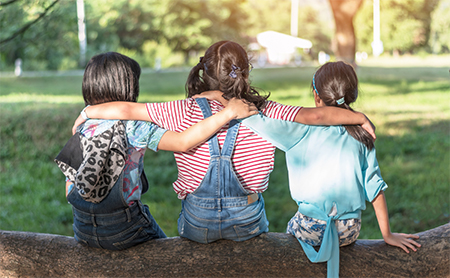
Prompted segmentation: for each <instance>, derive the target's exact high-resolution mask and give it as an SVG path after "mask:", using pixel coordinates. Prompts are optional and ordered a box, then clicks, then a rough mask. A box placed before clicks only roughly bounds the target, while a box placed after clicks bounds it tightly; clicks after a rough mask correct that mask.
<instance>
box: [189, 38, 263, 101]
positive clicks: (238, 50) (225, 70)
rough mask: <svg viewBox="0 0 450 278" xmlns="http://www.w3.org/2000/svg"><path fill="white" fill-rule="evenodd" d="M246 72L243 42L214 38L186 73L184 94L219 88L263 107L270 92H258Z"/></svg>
mask: <svg viewBox="0 0 450 278" xmlns="http://www.w3.org/2000/svg"><path fill="white" fill-rule="evenodd" d="M233 67H234V68H233ZM200 70H201V71H202V73H201V74H200ZM232 72H233V73H232ZM249 73H250V63H249V60H248V55H247V52H246V51H245V50H244V48H242V46H240V45H239V44H237V43H235V42H232V41H220V42H217V43H215V44H213V45H212V46H210V47H209V48H208V50H206V52H205V55H204V56H203V57H202V58H200V62H199V63H198V64H197V65H196V66H195V67H193V68H192V70H191V72H190V73H189V77H188V79H187V82H186V94H187V97H192V96H193V95H196V94H201V93H202V92H204V91H208V90H219V91H221V92H223V97H224V98H225V99H231V98H233V97H236V98H239V99H245V100H247V101H249V102H251V103H254V104H255V105H256V107H257V108H258V109H262V108H264V106H265V103H266V100H267V98H268V97H269V96H268V95H267V96H261V95H260V94H259V92H258V91H257V90H256V89H255V88H253V87H252V86H250V82H249Z"/></svg>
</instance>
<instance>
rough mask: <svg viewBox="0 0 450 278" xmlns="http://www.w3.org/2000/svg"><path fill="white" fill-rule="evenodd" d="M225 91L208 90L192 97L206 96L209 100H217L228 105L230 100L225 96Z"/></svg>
mask: <svg viewBox="0 0 450 278" xmlns="http://www.w3.org/2000/svg"><path fill="white" fill-rule="evenodd" d="M222 95H223V93H222V92H221V91H206V92H203V93H201V94H199V95H194V96H192V98H202V97H204V98H206V99H209V100H217V101H218V102H220V103H222V105H223V106H225V107H227V105H228V100H226V99H224V98H223V96H222Z"/></svg>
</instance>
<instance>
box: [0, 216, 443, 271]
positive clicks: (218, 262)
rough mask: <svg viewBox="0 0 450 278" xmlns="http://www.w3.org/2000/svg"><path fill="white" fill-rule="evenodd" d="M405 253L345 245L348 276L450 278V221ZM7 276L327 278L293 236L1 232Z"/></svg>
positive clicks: (343, 264) (374, 245) (1, 264)
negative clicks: (111, 246) (94, 238)
mask: <svg viewBox="0 0 450 278" xmlns="http://www.w3.org/2000/svg"><path fill="white" fill-rule="evenodd" d="M419 235H420V239H419V240H418V242H420V243H421V244H422V247H421V248H419V249H418V251H417V252H411V253H410V254H407V253H405V252H404V251H403V250H401V249H400V248H396V247H392V246H388V245H387V244H385V243H384V241H382V240H357V241H356V242H355V243H354V244H351V245H350V246H346V247H342V248H341V249H340V275H341V277H450V269H449V267H450V258H449V257H450V256H449V255H450V239H449V238H450V224H446V225H443V226H440V227H437V228H435V229H432V230H429V231H425V232H422V233H419ZM0 276H1V277H326V263H319V264H313V263H311V262H310V261H309V260H308V259H307V258H306V256H305V254H304V253H303V251H302V248H301V247H300V244H299V243H298V242H297V240H296V239H295V238H294V237H293V236H292V235H289V234H283V233H266V234H263V235H261V236H258V237H256V238H253V239H250V240H247V241H244V242H233V241H227V240H221V241H218V242H215V243H211V244H199V243H196V242H193V241H190V240H187V239H182V238H179V237H173V238H167V239H158V240H153V241H149V242H146V243H143V244H141V245H138V246H135V247H132V248H130V249H127V250H124V251H109V250H102V249H96V248H90V247H85V246H82V245H80V244H78V243H77V242H76V241H75V240H74V239H73V238H72V237H67V236H59V235H50V234H37V233H29V232H11V231H0Z"/></svg>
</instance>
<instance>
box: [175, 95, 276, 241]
mask: <svg viewBox="0 0 450 278" xmlns="http://www.w3.org/2000/svg"><path fill="white" fill-rule="evenodd" d="M196 100H197V102H198V104H199V106H200V108H201V109H202V112H203V115H204V117H205V118H207V117H209V116H211V110H210V108H209V105H208V102H207V101H206V100H205V99H196ZM239 125H240V124H239V123H238V122H237V121H231V122H230V127H229V129H228V132H227V136H226V138H225V142H224V145H223V147H222V151H220V148H219V142H218V139H217V137H216V136H214V137H212V138H211V139H210V140H209V141H208V143H209V151H210V154H211V160H210V164H209V168H208V171H207V173H206V175H205V177H204V178H203V180H202V183H201V184H200V185H199V187H198V188H197V189H196V190H195V191H194V192H193V193H191V194H188V195H187V197H186V199H184V200H182V208H181V212H180V217H179V219H178V233H179V234H180V236H181V237H186V238H189V239H191V240H194V241H197V242H200V243H210V242H213V241H216V240H218V239H230V240H234V241H244V240H247V239H250V238H252V237H255V236H257V235H260V234H261V233H264V232H268V231H269V228H268V225H269V222H268V221H267V217H266V212H265V210H264V199H263V198H262V195H261V194H259V193H254V194H249V193H248V192H247V191H246V190H245V189H244V188H243V186H242V185H241V183H240V182H239V179H238V178H237V176H236V174H235V172H234V170H233V165H232V163H231V155H232V153H233V149H234V143H235V141H236V137H237V133H238V130H239Z"/></svg>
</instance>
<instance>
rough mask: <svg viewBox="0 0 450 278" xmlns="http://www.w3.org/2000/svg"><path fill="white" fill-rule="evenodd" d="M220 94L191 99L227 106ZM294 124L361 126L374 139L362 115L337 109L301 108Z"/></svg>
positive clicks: (210, 92) (370, 128)
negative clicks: (217, 102) (208, 100)
mask: <svg viewBox="0 0 450 278" xmlns="http://www.w3.org/2000/svg"><path fill="white" fill-rule="evenodd" d="M222 94H223V93H222V92H221V91H206V92H203V93H202V94H200V95H195V96H193V98H199V97H205V98H207V99H210V100H217V101H219V102H221V103H222V104H223V105H224V106H227V103H228V101H227V100H226V99H224V98H223V97H222ZM295 122H297V123H301V124H305V125H361V127H362V128H364V129H365V130H366V131H367V132H369V134H370V135H371V136H372V137H373V138H374V139H376V135H375V126H374V125H373V124H372V122H371V121H370V120H369V119H368V118H367V117H366V116H365V115H364V114H363V113H360V112H353V111H350V110H346V109H342V108H338V107H329V106H328V107H316V108H305V107H303V108H302V109H300V111H299V112H298V113H297V116H296V117H295Z"/></svg>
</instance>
